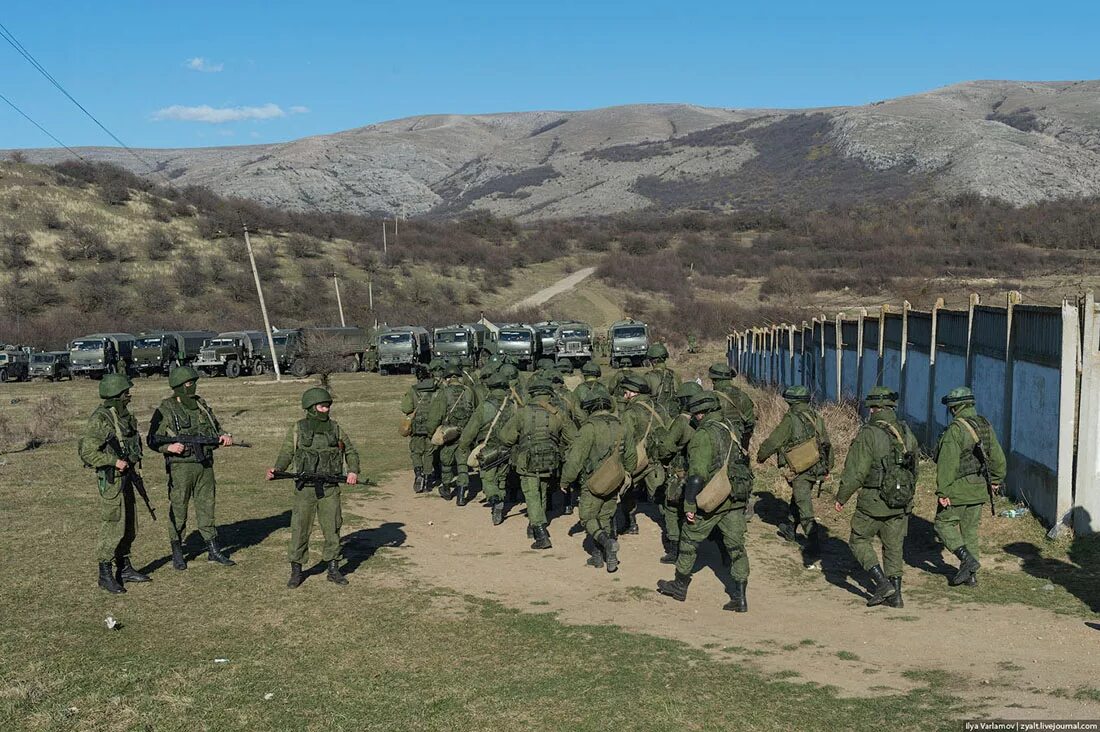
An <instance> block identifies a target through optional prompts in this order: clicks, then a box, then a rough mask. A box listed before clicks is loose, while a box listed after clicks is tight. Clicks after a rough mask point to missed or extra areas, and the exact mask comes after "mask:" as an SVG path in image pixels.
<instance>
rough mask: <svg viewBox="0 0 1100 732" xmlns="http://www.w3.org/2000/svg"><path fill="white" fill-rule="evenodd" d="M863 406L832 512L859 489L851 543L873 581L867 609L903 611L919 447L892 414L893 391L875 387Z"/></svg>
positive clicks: (857, 557) (853, 515)
mask: <svg viewBox="0 0 1100 732" xmlns="http://www.w3.org/2000/svg"><path fill="white" fill-rule="evenodd" d="M863 403H864V405H866V407H867V409H868V411H869V413H870V416H869V417H868V419H867V423H866V424H864V425H863V427H861V428H860V430H859V433H858V434H857V435H856V438H855V439H854V440H853V441H852V446H851V447H850V448H849V449H848V457H847V459H846V460H845V461H844V472H843V474H841V476H840V488H839V490H838V491H837V494H836V504H835V505H834V508H835V509H836V511H837V513H839V512H840V511H843V510H844V504H845V503H847V502H848V499H849V498H851V497H852V496H853V495H855V493H856V491H859V498H858V500H857V501H856V510H855V513H854V514H852V537H851V541H850V542H849V543H850V544H851V546H852V553H853V554H855V556H856V559H857V560H858V561H859V563H860V565H862V566H863V568H864V569H865V570H866V571H867V572H869V573H870V575H871V580H872V582H873V583H874V589H873V591H872V593H871V597H870V599H868V600H867V607H874V606H875V605H881V604H882V603H884V602H885V603H887V604H888V605H890V606H891V607H902V599H901V571H902V567H903V561H902V551H903V549H904V545H905V535H906V533H907V532H908V530H909V514H910V513H911V512H912V510H913V496H914V494H915V492H916V468H917V450H918V449H919V445H918V443H917V438H916V437H914V436H913V431H912V430H910V429H909V425H907V424H906V423H905V422H903V421H902V420H900V419H899V418H898V416H897V414H896V413H895V411H894V409H895V407H897V403H898V395H897V393H896V392H894V391H893V390H891V389H889V388H888V387H885V386H876V387H875V388H873V389H871V391H870V392H869V393H868V394H867V396H866V397H865V398H864V400H863ZM876 536H877V537H878V538H879V539H880V540H881V541H882V559H883V563H882V564H879V561H878V556H877V555H876V554H875V548H874V545H873V544H872V541H873V540H874V538H875V537H876ZM883 566H885V567H886V573H885V574H883Z"/></svg>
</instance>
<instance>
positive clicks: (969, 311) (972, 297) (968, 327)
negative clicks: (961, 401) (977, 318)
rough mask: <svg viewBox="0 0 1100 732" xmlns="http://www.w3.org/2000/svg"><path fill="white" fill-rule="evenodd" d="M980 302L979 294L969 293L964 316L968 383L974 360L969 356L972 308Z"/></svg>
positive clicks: (972, 326)
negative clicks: (968, 304) (967, 305)
mask: <svg viewBox="0 0 1100 732" xmlns="http://www.w3.org/2000/svg"><path fill="white" fill-rule="evenodd" d="M981 302H982V298H981V296H979V295H978V294H977V293H976V292H972V293H970V306H969V308H968V309H967V316H966V383H967V384H968V385H969V384H970V383H971V382H972V381H973V378H974V362H973V359H971V357H970V342H971V340H973V338H974V309H975V308H976V307H978V305H980V304H981Z"/></svg>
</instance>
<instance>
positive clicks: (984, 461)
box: [974, 441, 997, 517]
mask: <svg viewBox="0 0 1100 732" xmlns="http://www.w3.org/2000/svg"><path fill="white" fill-rule="evenodd" d="M974 457H976V458H978V464H979V465H981V466H982V467H981V476H982V478H983V479H985V489H986V491H988V492H989V515H990V516H993V517H996V516H997V507H996V506H994V505H993V479H992V478H990V477H989V456H988V455H986V453H985V448H984V447H982V443H981V441H979V442H978V443H977V444H976V445H974Z"/></svg>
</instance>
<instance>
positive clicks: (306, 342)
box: [263, 325, 370, 377]
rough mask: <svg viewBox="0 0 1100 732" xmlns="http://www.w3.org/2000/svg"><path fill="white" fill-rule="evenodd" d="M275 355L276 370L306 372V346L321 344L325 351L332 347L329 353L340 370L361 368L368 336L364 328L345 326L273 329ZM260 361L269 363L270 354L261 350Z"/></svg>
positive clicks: (307, 353)
mask: <svg viewBox="0 0 1100 732" xmlns="http://www.w3.org/2000/svg"><path fill="white" fill-rule="evenodd" d="M271 336H272V340H273V341H274V342H275V355H276V357H277V358H278V359H279V369H280V370H281V371H284V372H286V373H289V374H293V375H294V376H297V377H302V376H306V375H307V374H308V373H309V372H310V354H309V346H310V344H311V343H320V344H323V346H324V348H325V350H326V351H329V350H332V349H335V351H334V352H333V353H332V355H333V356H335V357H337V358H340V359H341V360H342V368H343V370H344V371H348V372H351V371H359V370H360V369H362V368H363V361H364V354H365V353H366V352H367V350H368V349H369V340H370V339H369V336H368V334H367V331H365V330H364V329H362V328H360V327H358V326H354V325H349V326H341V325H333V326H320V327H318V326H312V327H307V328H275V329H274V330H273V331H272V334H271ZM263 358H264V363H265V364H266V365H267V366H268V367H270V366H271V354H270V353H268V351H267V350H264V352H263Z"/></svg>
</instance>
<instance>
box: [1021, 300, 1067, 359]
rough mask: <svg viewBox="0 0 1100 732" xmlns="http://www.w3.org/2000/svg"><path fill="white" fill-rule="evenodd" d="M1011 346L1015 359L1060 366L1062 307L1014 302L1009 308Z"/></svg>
mask: <svg viewBox="0 0 1100 732" xmlns="http://www.w3.org/2000/svg"><path fill="white" fill-rule="evenodd" d="M1012 350H1013V356H1014V357H1015V358H1016V359H1020V360H1024V361H1030V362H1031V363H1038V364H1043V365H1044V366H1053V367H1055V368H1060V367H1061V364H1062V311H1061V310H1060V309H1058V308H1044V307H1037V306H1034V305H1017V306H1016V308H1015V309H1014V310H1013V312H1012Z"/></svg>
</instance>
